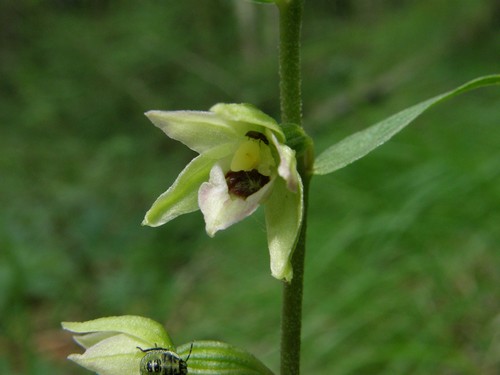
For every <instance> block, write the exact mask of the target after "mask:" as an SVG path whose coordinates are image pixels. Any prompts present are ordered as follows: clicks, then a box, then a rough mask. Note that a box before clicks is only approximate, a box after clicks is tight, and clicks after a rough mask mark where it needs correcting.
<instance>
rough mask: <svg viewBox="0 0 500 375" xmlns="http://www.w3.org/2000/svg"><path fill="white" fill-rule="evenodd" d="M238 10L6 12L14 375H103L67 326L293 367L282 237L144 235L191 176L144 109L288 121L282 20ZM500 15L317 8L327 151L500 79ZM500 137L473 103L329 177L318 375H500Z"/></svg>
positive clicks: (322, 192) (308, 308) (317, 190)
mask: <svg viewBox="0 0 500 375" xmlns="http://www.w3.org/2000/svg"><path fill="white" fill-rule="evenodd" d="M238 3H239V4H240V5H239V6H241V7H242V9H244V10H245V11H244V12H243V13H238V12H236V11H235V10H234V8H233V7H232V6H233V5H232V4H233V3H232V2H227V1H206V2H205V1H195V2H191V1H184V2H172V1H161V2H160V1H141V2H136V1H125V0H124V1H113V2H111V1H102V0H99V1H97V0H96V1H90V0H89V1H83V0H80V1H71V2H69V1H51V2H41V1H31V0H30V1H28V0H25V1H10V2H8V1H7V2H2V3H1V4H0V18H1V21H2V33H1V36H0V38H2V39H1V47H0V48H1V51H0V53H1V56H2V58H1V59H0V76H1V77H2V78H1V79H0V95H1V98H0V124H1V126H0V148H1V150H2V151H1V153H2V157H1V158H0V172H1V174H0V205H1V207H2V211H1V214H0V315H1V316H2V319H1V321H0V332H2V335H1V337H0V353H1V354H0V373H2V374H3V373H6V374H7V373H9V374H38V375H45V374H51V375H55V374H68V373H71V374H76V373H79V374H88V372H87V371H84V370H80V369H78V368H77V367H76V366H75V365H74V364H72V363H70V362H68V361H67V360H66V359H65V357H66V356H67V355H68V354H69V353H72V352H74V351H75V346H74V345H73V344H72V343H71V339H70V338H69V336H65V335H61V334H60V333H55V332H57V331H58V324H59V323H58V322H59V321H61V320H67V319H72V320H73V319H74V320H86V319H89V318H93V317H97V316H106V315H113V314H123V313H133V314H139V315H144V316H151V317H152V318H154V319H155V320H158V321H160V322H162V323H163V322H166V323H167V324H166V325H167V326H168V327H171V328H170V329H171V330H172V332H173V333H174V332H175V337H179V341H180V342H188V343H189V342H191V341H192V339H193V338H203V337H205V338H211V339H212V338H213V339H221V340H224V341H226V342H231V343H233V344H235V345H237V346H245V347H248V348H249V350H250V351H251V352H252V353H255V354H257V355H258V357H259V358H262V359H263V362H264V363H266V364H268V365H269V366H270V367H271V368H273V369H274V368H276V364H277V362H278V359H277V358H278V336H279V332H278V331H279V330H278V328H277V327H278V326H279V321H278V319H279V317H278V316H277V315H276V306H277V305H278V303H279V299H280V296H281V290H280V288H279V287H278V286H276V287H275V288H273V287H269V274H268V273H266V272H263V270H266V269H267V267H268V259H267V254H265V253H264V252H262V251H261V249H264V248H265V246H266V239H265V235H264V233H263V231H264V219H263V218H262V217H261V218H258V217H257V218H252V219H249V220H250V221H249V223H248V224H250V228H246V227H245V228H242V227H238V226H236V227H235V228H234V229H231V230H230V231H229V232H226V233H223V234H222V235H221V236H220V237H219V238H215V239H211V240H209V241H208V240H207V239H206V237H205V236H206V235H205V234H204V231H203V222H202V218H201V215H191V216H186V217H185V218H179V219H177V220H178V221H174V222H172V223H170V224H169V225H168V226H166V227H163V228H162V229H156V230H152V229H148V228H144V227H141V226H140V223H141V220H142V218H143V216H144V212H145V210H146V209H147V208H148V207H149V205H150V204H151V200H152V199H154V198H155V197H156V196H157V195H158V194H160V193H161V192H162V191H164V190H165V189H166V188H167V187H168V186H170V185H171V183H172V182H173V180H174V177H175V176H176V175H177V174H178V173H179V172H180V171H181V170H182V167H183V166H184V165H186V163H187V162H188V161H189V160H191V159H192V157H193V154H191V153H189V152H188V151H185V150H184V149H183V147H182V146H177V145H176V144H175V142H171V141H169V140H167V139H166V137H163V136H162V135H161V133H159V131H157V130H156V129H154V128H153V127H152V126H151V125H150V124H149V122H148V121H147V119H145V118H144V116H143V115H142V113H143V112H145V111H146V110H150V109H172V110H174V109H183V108H198V109H200V110H206V109H207V108H209V107H210V106H211V105H212V104H213V103H215V102H252V103H255V104H256V105H258V106H259V107H260V108H263V109H264V110H265V112H266V113H269V114H270V115H272V116H273V117H277V116H276V115H277V113H278V107H277V103H276V98H277V96H278V87H277V72H276V68H275V67H276V40H275V39H274V35H275V29H274V28H275V20H274V19H273V17H274V16H275V14H274V13H273V7H262V6H256V5H252V4H251V3H249V2H248V3H247V2H245V1H240V2H238ZM194 4H195V5H196V7H197V10H196V11H193V6H194ZM214 4H216V5H217V6H213V5H214ZM497 7H498V5H497V2H495V1H485V0H481V1H469V0H457V1H454V2H449V1H444V0H432V1H431V0H426V1H419V2H415V1H399V2H397V4H396V2H377V3H376V4H374V2H372V1H357V2H353V1H339V0H337V1H335V2H333V4H332V1H318V2H315V3H314V4H313V3H312V2H310V3H308V4H307V6H306V8H305V14H304V16H305V18H306V19H305V24H304V30H303V32H304V40H303V48H304V55H303V64H304V67H303V72H304V81H303V87H304V90H305V95H304V99H305V104H304V114H305V119H306V122H305V126H306V128H307V129H308V132H309V134H311V135H312V136H313V138H314V140H315V144H316V148H317V149H318V150H324V149H326V148H327V147H328V146H329V145H330V144H332V143H333V141H334V140H341V139H343V138H344V137H345V136H346V135H348V134H351V133H353V132H355V131H359V130H362V129H363V128H364V126H365V125H366V124H370V123H374V122H376V121H377V120H379V119H380V118H384V117H385V116H387V115H388V114H390V113H395V112H396V111H397V110H399V109H400V108H405V107H406V106H408V104H410V103H416V102H418V101H419V100H421V99H422V98H425V97H428V96H429V94H430V93H436V92H443V91H445V90H447V89H448V88H449V87H454V86H456V85H458V84H460V83H461V82H464V81H466V80H467V79H472V78H473V77H476V76H480V75H484V74H488V73H492V72H495V71H497V70H498V58H497V57H498V56H499V55H500V50H499V48H500V34H499V33H498V28H496V27H495V25H497V24H498V10H497V11H495V9H498V8H497ZM333 10H335V11H333ZM242 14H243V15H242ZM495 17H496V18H495ZM186 25H189V27H186ZM423 30H425V32H423ZM429 35H432V37H429ZM498 119H499V117H498V93H497V92H496V91H495V90H484V91H483V90H481V91H478V92H475V93H472V94H469V95H468V96H467V98H462V97H459V98H456V99H454V100H453V101H452V102H449V103H444V104H443V105H442V107H441V108H440V110H439V111H430V112H428V113H426V114H425V117H423V118H422V119H421V120H419V122H418V123H417V124H416V126H415V127H410V128H408V129H407V130H406V131H405V132H403V133H401V134H400V135H398V137H397V138H396V139H394V140H393V141H391V142H390V143H389V144H387V145H386V146H385V147H383V148H380V149H378V150H376V151H375V152H373V153H372V154H370V156H369V157H367V158H364V159H363V161H360V162H358V163H356V164H355V165H354V166H353V168H347V169H344V170H342V171H339V172H338V173H336V174H335V175H332V176H325V177H323V178H321V179H320V178H317V179H316V180H315V182H314V183H313V187H312V188H313V192H314V194H313V195H312V197H311V199H312V202H311V208H310V212H311V220H310V222H309V239H310V241H309V245H308V246H309V249H311V250H310V252H309V254H308V260H307V269H306V285H305V289H306V290H305V295H306V300H305V307H304V311H305V315H304V317H305V321H304V343H303V350H304V357H303V369H304V370H305V369H307V370H308V371H310V372H313V373H317V374H331V373H334V374H339V375H342V374H359V373H375V374H377V373H382V374H384V373H398V374H399V373H402V374H404V373H411V374H417V375H418V374H429V373H438V374H442V373H458V374H471V375H472V374H478V373H480V374H495V373H496V372H497V369H498V366H499V365H500V364H499V361H498V358H500V354H499V353H500V342H499V341H498V330H499V327H498V320H497V316H498V311H499V309H500V305H499V300H498V295H499V294H500V289H499V285H500V278H499V273H498V272H497V270H498V269H500V255H499V254H500V252H499V251H498V244H499V243H500V231H499V227H498V223H499V222H500V215H499V212H498V209H496V207H499V205H500V189H499V187H500V180H499V179H500V175H499V173H498V165H499V164H500V159H499V155H498V151H497V150H498V142H499V140H500V128H499V127H498ZM332 124H335V125H334V126H332ZM457 129H460V130H457ZM151 150H155V152H152V151H151ZM160 186H163V188H160ZM228 254H230V255H231V256H230V257H229V256H228ZM242 266H243V267H245V268H246V269H247V270H248V272H245V277H244V278H243V277H238V276H239V274H240V272H239V271H235V270H239V269H241V267H242ZM248 274H250V275H251V276H249V277H248V276H247V275H248ZM248 343H250V345H248ZM179 354H181V352H179ZM182 355H183V357H185V355H184V352H182ZM190 361H191V360H190Z"/></svg>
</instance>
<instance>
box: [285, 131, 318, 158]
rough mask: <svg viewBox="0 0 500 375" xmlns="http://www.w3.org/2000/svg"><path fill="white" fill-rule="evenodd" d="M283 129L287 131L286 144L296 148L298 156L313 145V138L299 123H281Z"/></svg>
mask: <svg viewBox="0 0 500 375" xmlns="http://www.w3.org/2000/svg"><path fill="white" fill-rule="evenodd" d="M281 129H282V130H283V133H285V138H286V145H287V146H288V147H290V148H291V149H293V150H295V152H296V153H297V156H298V157H300V156H301V155H303V154H304V153H305V152H306V150H310V149H311V148H312V147H313V140H312V138H311V137H309V136H308V135H307V134H306V132H305V131H304V128H303V127H301V126H299V125H297V124H292V123H284V124H281Z"/></svg>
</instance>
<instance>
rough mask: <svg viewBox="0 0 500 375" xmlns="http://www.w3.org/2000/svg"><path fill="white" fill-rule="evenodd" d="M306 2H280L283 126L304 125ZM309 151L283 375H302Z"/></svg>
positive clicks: (286, 298) (286, 315)
mask: <svg viewBox="0 0 500 375" xmlns="http://www.w3.org/2000/svg"><path fill="white" fill-rule="evenodd" d="M303 1H304V0H278V1H277V4H278V8H279V13H280V58H279V63H280V104H281V120H282V122H283V123H294V124H297V125H302V96H301V75H300V32H301V24H302V8H303ZM308 156H309V153H308V152H307V151H306V152H305V154H304V155H301V156H300V157H299V158H298V160H297V168H298V170H299V173H300V174H301V177H302V181H303V184H304V214H303V215H304V217H303V221H302V228H301V231H300V234H299V239H298V241H297V245H296V247H295V251H294V253H293V257H292V267H293V279H292V281H291V282H290V283H285V284H284V287H283V308H282V322H281V375H298V374H299V373H300V341H301V326H302V290H303V280H304V257H305V250H306V247H305V242H306V218H307V215H306V213H307V198H308V190H309V179H310V173H309V170H310V163H311V158H309V157H308Z"/></svg>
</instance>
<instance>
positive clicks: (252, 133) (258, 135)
mask: <svg viewBox="0 0 500 375" xmlns="http://www.w3.org/2000/svg"><path fill="white" fill-rule="evenodd" d="M245 135H246V136H247V137H248V138H252V139H256V140H258V141H262V142H264V143H265V144H266V145H268V146H269V140H268V139H267V137H266V136H265V135H264V134H262V133H259V132H256V131H254V130H250V131H248V132H247V133H246V134H245Z"/></svg>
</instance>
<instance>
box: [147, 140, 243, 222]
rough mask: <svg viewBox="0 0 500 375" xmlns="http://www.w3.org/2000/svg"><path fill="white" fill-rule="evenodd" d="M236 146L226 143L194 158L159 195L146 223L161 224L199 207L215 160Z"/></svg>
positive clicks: (148, 213)
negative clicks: (202, 188) (202, 184)
mask: <svg viewBox="0 0 500 375" xmlns="http://www.w3.org/2000/svg"><path fill="white" fill-rule="evenodd" d="M233 147H234V145H233V144H226V145H222V146H219V147H217V148H214V149H212V150H210V151H209V152H206V153H203V154H201V155H199V156H198V157H196V158H194V159H193V160H192V161H191V162H190V163H189V164H188V165H187V166H186V167H185V168H184V170H183V171H182V172H181V173H180V174H179V176H178V177H177V179H176V180H175V181H174V183H173V184H172V186H170V188H169V189H168V190H167V191H166V192H164V193H163V194H162V195H160V196H159V197H158V198H157V199H156V201H155V202H154V203H153V205H152V206H151V208H150V209H149V211H148V212H147V213H146V216H145V218H144V221H143V222H142V224H143V225H149V226H151V227H157V226H159V225H162V224H165V223H166V222H168V221H170V220H172V219H175V218H176V217H177V216H180V215H183V214H187V213H189V212H193V211H196V210H198V189H199V187H200V185H201V183H202V182H204V181H207V180H208V176H209V173H210V169H211V168H212V166H213V164H214V163H215V161H216V160H217V159H219V158H220V157H222V156H227V154H230V153H231V152H232V150H233Z"/></svg>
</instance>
